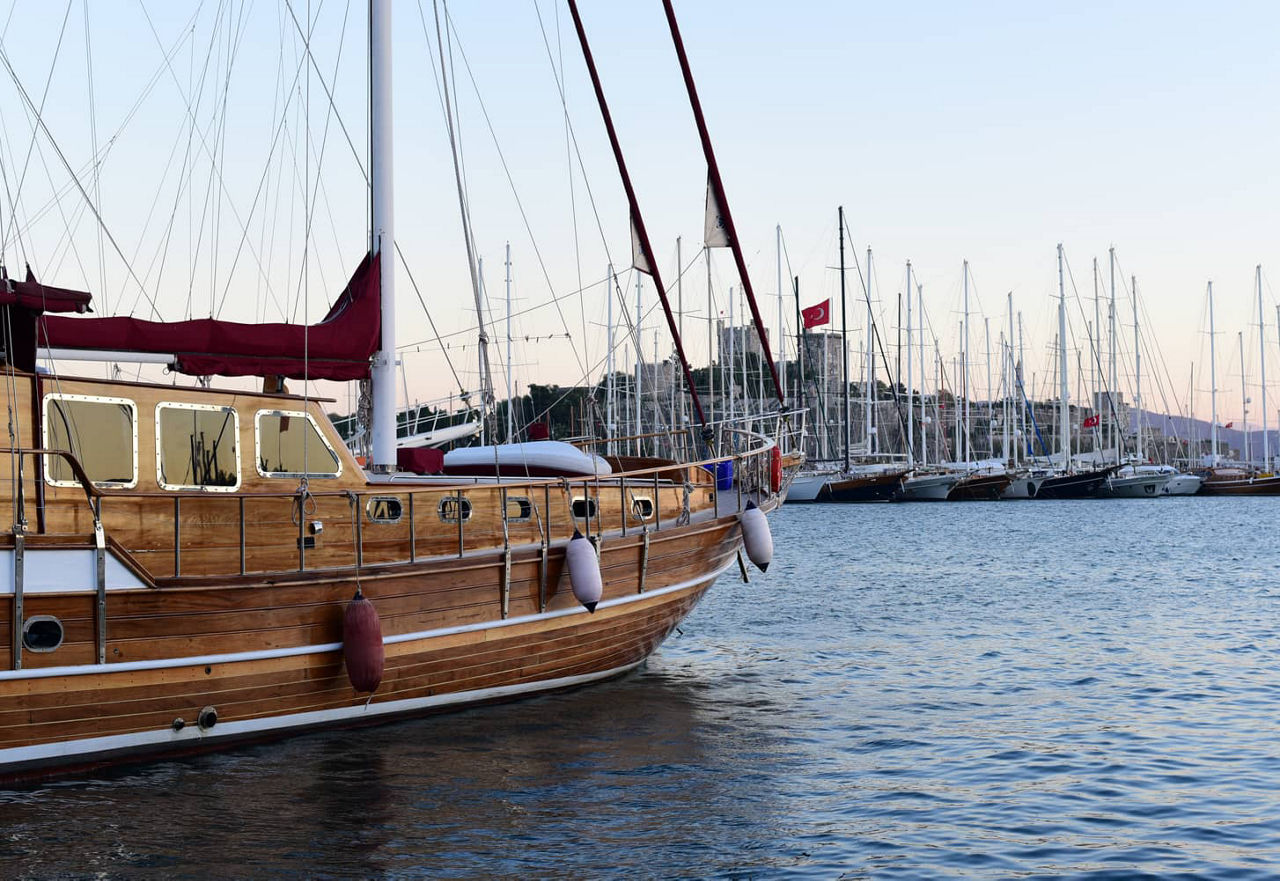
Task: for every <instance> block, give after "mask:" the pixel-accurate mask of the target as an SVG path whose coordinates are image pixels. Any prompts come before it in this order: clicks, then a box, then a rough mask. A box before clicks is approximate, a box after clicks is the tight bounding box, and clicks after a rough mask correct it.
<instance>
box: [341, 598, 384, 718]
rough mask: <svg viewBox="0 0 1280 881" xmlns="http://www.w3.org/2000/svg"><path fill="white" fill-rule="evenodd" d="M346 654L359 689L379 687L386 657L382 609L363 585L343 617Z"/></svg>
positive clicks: (349, 671) (349, 673)
mask: <svg viewBox="0 0 1280 881" xmlns="http://www.w3.org/2000/svg"><path fill="white" fill-rule="evenodd" d="M342 654H343V655H344V656H345V657H346V661H347V678H348V679H350V680H351V685H352V686H353V687H354V688H355V690H356V691H357V692H359V693H362V694H363V693H368V694H370V695H372V694H373V692H375V691H377V690H378V686H379V685H380V684H381V683H382V669H383V664H384V662H385V661H386V651H385V649H384V648H383V645H382V622H381V621H379V620H378V610H377V609H375V608H374V607H373V603H371V602H369V600H367V599H365V597H364V594H363V593H361V591H360V589H359V588H357V589H356V595H355V596H354V597H352V598H351V602H349V603H347V609H346V613H345V614H344V615H343V618H342Z"/></svg>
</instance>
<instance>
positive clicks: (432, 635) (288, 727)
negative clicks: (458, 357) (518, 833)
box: [0, 0, 781, 781]
mask: <svg viewBox="0 0 1280 881" xmlns="http://www.w3.org/2000/svg"><path fill="white" fill-rule="evenodd" d="M371 30H372V35H373V36H372V40H371V42H372V43H373V44H374V47H375V54H376V47H377V46H379V45H382V46H384V47H386V46H388V45H389V39H390V33H391V31H390V18H389V4H388V3H386V2H385V0H375V2H373V3H372V4H371ZM388 64H389V59H388V58H386V56H385V54H384V56H383V57H382V59H381V60H380V61H375V63H374V64H372V65H371V70H372V74H373V76H372V80H373V83H374V92H375V99H374V108H375V112H374V113H373V114H372V116H373V117H374V125H373V130H374V136H373V139H372V140H373V153H374V159H375V161H374V162H373V168H374V170H375V175H374V184H373V187H372V189H373V194H374V223H373V229H374V236H373V241H374V243H375V245H376V244H377V243H379V242H388V243H389V242H391V241H393V240H394V239H393V235H392V231H391V217H390V199H389V198H387V197H386V195H385V193H384V189H383V188H385V187H386V186H387V185H388V181H387V179H386V177H385V176H383V175H382V174H381V172H380V169H383V168H386V167H388V166H389V149H390V147H389V138H388V137H386V134H387V132H385V130H383V129H381V128H380V126H379V125H378V121H377V117H378V115H379V112H380V111H379V110H378V108H379V107H382V108H385V107H386V106H388V105H389V85H385V80H386V77H387V75H388V74H387V70H386V65H388ZM380 82H383V83H384V85H383V88H384V89H385V93H383V94H382V96H381V98H379V97H378V94H379V83H380ZM380 151H386V152H387V155H386V156H385V157H382V156H380ZM380 194H383V195H380ZM391 254H392V249H391V248H390V247H387V248H375V251H374V253H373V254H372V255H371V257H369V258H366V261H365V263H364V264H362V266H361V269H360V270H358V271H357V274H356V276H355V277H353V279H352V282H351V284H350V285H349V286H348V288H347V290H346V291H345V292H344V293H343V296H342V298H340V300H339V303H338V304H335V307H334V309H333V310H331V312H330V315H329V316H328V317H327V318H326V320H325V321H324V322H321V323H320V324H318V325H313V326H311V327H310V328H300V327H296V326H292V325H275V326H272V327H270V328H268V329H267V330H266V332H265V333H262V334H258V335H255V334H253V333H252V332H250V331H249V330H248V329H246V327H245V326H233V325H229V324H227V323H225V322H214V321H211V320H207V319H206V320H197V321H193V322H177V323H173V324H168V325H161V324H159V323H151V322H144V321H138V320H135V319H131V318H123V319H117V318H105V319H98V318H70V317H60V316H56V315H49V314H47V313H54V312H73V311H84V310H85V309H86V308H87V304H88V295H87V294H81V293H79V292H74V291H66V290H61V289H57V288H51V287H48V286H44V285H41V284H39V283H38V282H36V281H35V280H34V279H33V278H30V277H28V279H27V280H26V281H17V280H13V279H8V278H0V282H2V283H0V310H2V311H3V315H0V318H3V332H4V339H3V342H4V349H5V364H4V365H3V367H2V368H0V375H3V381H4V382H5V385H6V392H7V395H6V402H7V403H6V406H7V409H8V414H7V416H8V425H9V426H10V447H9V449H7V450H6V452H7V453H8V455H7V456H6V457H5V458H4V463H3V464H2V465H0V468H3V469H4V477H5V480H6V482H5V486H6V487H7V488H8V494H9V501H10V504H11V510H12V515H13V516H12V525H11V526H10V527H9V528H8V529H6V530H3V531H0V781H14V780H20V779H29V778H35V777H42V776H49V775H53V774H61V773H68V772H73V771H75V770H77V769H83V768H86V767H91V766H94V765H97V764H101V763H107V762H116V761H122V760H130V759H134V758H138V757H146V756H153V755H159V754H175V753H183V752H193V751H203V750H208V749H215V748H219V747H222V746H225V745H228V744H232V743H237V742H243V741H246V740H256V739H264V738H270V737H275V736H280V735H282V734H284V733H287V732H295V731H306V730H312V729H315V728H318V727H322V726H329V725H357V724H367V723H372V722H377V721H380V720H384V719H387V718H389V717H392V716H396V715H403V714H412V713H424V712H431V711H436V710H440V709H443V708H448V707H453V706H458V705H463V704H471V703H476V702H483V701H493V700H499V699H506V698H511V697H515V696H519V695H524V694H530V693H535V692H541V691H547V690H551V689H558V688H566V687H571V686H577V685H581V684H584V683H588V682H593V681H597V680H602V679H605V678H609V677H613V676H617V675H620V674H621V673H624V672H626V671H628V670H631V669H633V668H635V667H636V666H637V665H639V664H640V663H642V662H643V661H644V659H645V658H646V657H647V656H648V655H649V654H650V653H651V652H652V651H653V650H654V648H655V647H656V646H657V645H658V644H659V643H661V642H662V640H663V639H664V638H665V637H666V636H667V635H669V634H670V633H671V631H672V630H673V629H674V628H675V626H676V625H677V624H678V623H679V622H680V620H681V619H682V618H683V617H684V616H685V615H687V614H688V612H689V611H690V610H691V609H692V608H693V607H694V605H695V604H696V603H697V602H698V601H699V600H700V599H701V597H702V596H703V595H704V594H705V592H706V590H707V589H708V588H709V587H710V585H711V584H712V582H714V581H715V580H716V578H717V577H718V576H719V575H720V574H722V573H723V572H725V571H726V570H727V569H729V568H730V567H732V566H734V565H735V562H738V563H741V556H740V553H739V552H740V549H741V548H742V547H743V532H744V529H746V530H748V532H751V533H752V535H753V537H754V539H755V544H756V546H757V547H759V546H760V534H759V530H760V528H761V527H762V526H763V523H762V518H761V517H760V516H759V513H758V512H754V511H753V510H752V506H751V505H750V504H749V502H754V503H755V504H756V505H758V506H759V508H761V509H764V510H766V511H767V510H770V509H772V508H773V507H774V506H776V505H777V504H778V502H779V498H780V496H779V490H780V489H781V487H780V485H779V484H780V481H779V480H778V478H777V471H778V469H777V468H776V466H775V460H776V459H777V458H778V456H777V453H776V445H775V444H774V443H773V442H772V441H771V440H769V439H766V438H764V437H761V436H759V435H748V434H746V433H739V434H738V436H737V437H736V438H735V441H736V442H735V443H734V444H733V447H734V449H736V450H737V452H736V453H735V454H733V455H731V456H725V457H720V458H719V459H716V458H706V457H700V456H699V455H698V454H697V452H694V453H693V454H692V455H691V456H690V457H689V460H687V461H686V462H685V463H684V464H680V463H676V462H673V461H665V460H648V461H640V462H637V461H634V460H632V461H627V462H622V461H619V460H615V461H613V462H611V463H610V464H611V466H612V467H613V468H614V472H613V473H611V474H608V475H599V474H593V475H566V476H562V477H558V478H556V477H553V478H542V479H510V478H503V479H497V478H494V479H491V480H490V481H489V482H476V481H474V480H472V479H466V478H459V479H458V481H457V482H456V483H450V482H447V481H446V482H441V481H439V480H436V481H434V482H426V481H416V482H415V481H414V480H412V479H410V480H406V479H404V476H403V475H394V477H395V479H394V480H392V479H391V477H392V475H389V474H387V473H373V474H366V473H365V471H364V470H363V468H362V467H361V465H360V463H359V462H358V461H357V459H356V458H355V456H354V455H353V454H352V453H351V452H350V451H349V450H348V449H347V448H346V447H345V446H344V445H343V443H342V441H341V440H340V438H339V436H338V434H337V432H336V431H335V429H334V427H333V425H332V424H331V423H330V420H329V419H328V418H327V417H326V415H325V413H324V411H323V409H322V408H321V402H319V401H317V400H316V399H314V398H310V397H303V396H298V395H291V394H288V393H287V392H286V391H285V390H284V389H283V382H282V381H281V379H280V378H281V377H293V376H311V377H315V376H324V377H325V378H331V379H334V378H348V379H349V378H357V377H360V376H370V374H371V375H372V381H373V404H374V413H375V420H379V421H375V432H374V439H373V456H374V462H375V463H394V461H395V426H394V389H395V385H396V381H397V380H396V376H395V372H394V357H393V355H394V351H395V349H394V313H393V312H389V310H390V309H393V306H391V303H390V302H388V301H389V299H390V295H389V290H390V288H391V282H392V280H393V278H394V275H393V272H392V270H393V267H392V262H391ZM379 292H380V293H381V296H380V297H379V296H378V293H379ZM371 303H375V304H377V303H380V304H381V313H380V322H381V324H380V326H379V324H378V321H379V312H378V309H377V308H376V307H375V308H374V309H372V310H371V309H370V304H371ZM371 316H372V318H371ZM370 320H372V321H373V324H372V327H373V330H374V332H373V334H372V335H370V334H368V333H364V334H360V333H355V332H354V331H355V330H358V329H360V328H363V329H364V330H368V327H369V324H368V322H369V321H370ZM104 335H107V336H111V335H115V336H117V337H119V338H127V339H128V340H129V344H130V346H133V347H135V348H133V349H132V350H133V351H148V350H155V349H151V348H149V347H153V346H154V347H159V349H158V350H159V351H167V352H172V353H175V354H174V358H175V360H174V365H173V366H174V368H175V370H176V371H177V372H181V373H187V374H190V375H198V376H208V375H213V374H222V375H249V376H262V377H265V378H266V379H265V381H264V388H263V390H262V391H260V392H244V391H233V390H218V389H215V388H206V387H190V388H185V387H178V386H173V385H150V384H145V383H128V382H117V381H104V380H96V379H81V378H72V377H67V376H50V375H45V374H41V373H38V372H37V371H36V370H35V355H36V351H37V347H38V346H46V347H50V348H52V347H55V346H61V347H70V348H75V347H77V346H79V347H86V348H92V347H95V346H99V347H100V346H101V345H102V340H103V339H104V338H106V337H105V336H104ZM196 339H199V340H202V341H205V344H206V345H207V341H208V340H219V341H220V342H219V345H223V346H225V350H219V351H216V352H213V351H209V350H208V349H200V348H195V347H188V343H189V342H190V341H192V340H196ZM299 339H301V340H302V345H301V346H297V345H296V343H297V341H298V340H299ZM353 340H354V342H353ZM366 343H367V344H369V345H371V346H376V348H377V350H376V351H375V352H372V353H371V352H369V351H363V350H360V349H359V347H360V345H363V344H366ZM353 347H354V348H353ZM120 348H124V346H120ZM388 389H389V390H388ZM388 404H389V405H390V406H388ZM388 417H390V419H389V420H388ZM689 446H690V448H691V450H695V451H696V450H698V449H700V447H696V446H695V445H694V443H692V442H691V443H690V445H689ZM726 448H727V447H726ZM723 461H730V462H732V464H733V468H734V475H735V479H734V483H733V486H732V489H729V490H720V491H717V485H716V481H715V478H714V476H713V470H714V466H715V465H716V463H717V462H723ZM622 467H626V468H627V469H628V470H625V471H623V470H620V469H621V468H622ZM387 470H389V469H387V468H386V467H382V468H380V469H375V471H380V472H386V471H387ZM764 529H765V530H766V543H768V542H767V526H765V527H764ZM752 530H754V532H752ZM575 534H580V535H581V536H586V537H587V538H588V539H589V540H590V541H591V543H592V544H593V545H594V548H595V550H596V554H595V555H591V556H593V557H595V560H594V561H593V562H595V561H598V577H599V582H600V585H601V589H600V595H599V596H598V597H597V598H594V599H592V600H591V601H589V602H588V601H585V600H584V601H582V602H580V601H579V599H578V598H576V597H575V595H574V594H575V590H574V588H575V587H576V584H575V582H574V578H573V577H572V576H571V573H570V571H569V566H568V565H567V564H566V557H567V549H568V548H569V546H570V545H571V543H573V542H575V541H578V542H580V541H581V538H575ZM578 547H581V545H578ZM578 557H579V559H580V558H581V554H579V555H578ZM744 574H745V569H744ZM358 591H359V592H361V593H363V595H364V596H365V597H367V598H368V599H369V600H371V601H372V602H373V604H374V607H375V608H376V613H377V615H376V618H374V619H373V620H374V623H375V626H376V627H378V628H380V631H381V633H380V636H379V635H377V634H376V633H375V636H374V639H376V643H377V644H376V649H378V650H379V651H378V652H377V654H378V655H379V656H380V657H384V658H385V660H384V661H382V662H381V666H380V667H378V669H377V671H376V672H380V674H381V675H380V677H375V679H374V681H372V682H371V683H368V684H366V686H365V691H364V692H360V691H357V690H356V688H355V687H353V679H352V678H349V676H348V673H349V671H350V670H353V669H354V668H355V666H356V665H355V664H354V663H352V662H353V661H355V660H356V659H355V658H354V656H353V655H352V651H353V649H355V648H359V646H356V645H353V644H348V643H347V642H346V637H349V635H350V634H346V635H345V636H344V629H343V622H344V612H345V610H346V609H347V607H348V604H349V603H350V602H351V601H352V597H353V595H355V594H357V592H358ZM364 611H367V609H364ZM366 648H367V646H366ZM368 660H369V659H368V657H365V656H362V657H361V658H359V661H360V664H359V666H360V667H361V668H362V672H365V668H367V667H368V666H369V665H368V663H367V662H368ZM353 677H354V674H353ZM359 678H360V680H361V681H362V682H364V681H365V679H366V677H365V676H363V675H362V676H360V677H359ZM379 678H380V681H377V680H378V679H379ZM370 688H371V689H372V690H371V691H370Z"/></svg>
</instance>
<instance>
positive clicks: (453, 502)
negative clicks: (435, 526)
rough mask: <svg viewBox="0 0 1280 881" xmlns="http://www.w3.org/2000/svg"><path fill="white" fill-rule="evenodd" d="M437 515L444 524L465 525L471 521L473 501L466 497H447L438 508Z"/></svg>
mask: <svg viewBox="0 0 1280 881" xmlns="http://www.w3.org/2000/svg"><path fill="white" fill-rule="evenodd" d="M436 515H437V516H438V517H439V518H440V520H441V521H442V522H444V523H457V522H458V519H459V518H461V519H462V522H463V523H466V522H467V521H468V520H470V519H471V500H470V499H468V498H467V497H466V496H445V497H444V498H443V499H441V500H440V504H439V505H438V506H437V507H436Z"/></svg>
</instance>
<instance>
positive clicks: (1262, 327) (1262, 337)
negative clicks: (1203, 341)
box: [1256, 263, 1271, 471]
mask: <svg viewBox="0 0 1280 881" xmlns="http://www.w3.org/2000/svg"><path fill="white" fill-rule="evenodd" d="M1256 271H1257V275H1258V359H1259V361H1260V364H1261V367H1262V470H1263V471H1270V470H1271V438H1270V437H1268V436H1267V431H1268V430H1269V429H1268V426H1269V419H1268V416H1267V343H1266V332H1267V325H1266V323H1265V322H1264V321H1263V320H1262V264H1261V263H1259V264H1258V268H1257V270H1256Z"/></svg>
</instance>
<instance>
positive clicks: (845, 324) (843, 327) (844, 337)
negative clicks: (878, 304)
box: [836, 205, 850, 471]
mask: <svg viewBox="0 0 1280 881" xmlns="http://www.w3.org/2000/svg"><path fill="white" fill-rule="evenodd" d="M836 217H837V218H838V220H839V226H840V368H841V370H842V373H843V380H844V381H843V382H842V383H841V384H842V386H843V394H842V397H841V399H842V400H843V402H844V404H843V413H844V417H843V422H844V470H845V471H848V470H849V438H850V434H849V342H848V336H849V311H848V309H846V308H845V279H844V206H843V205H841V206H840V207H839V208H837V209H836Z"/></svg>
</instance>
